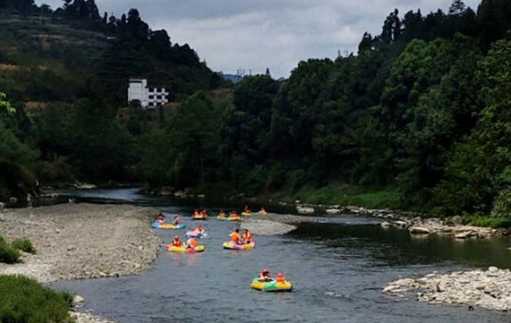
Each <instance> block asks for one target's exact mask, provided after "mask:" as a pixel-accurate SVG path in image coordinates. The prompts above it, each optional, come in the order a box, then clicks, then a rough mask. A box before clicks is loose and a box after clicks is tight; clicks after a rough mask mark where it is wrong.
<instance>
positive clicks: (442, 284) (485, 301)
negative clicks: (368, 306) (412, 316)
mask: <svg viewBox="0 0 511 323" xmlns="http://www.w3.org/2000/svg"><path fill="white" fill-rule="evenodd" d="M413 290H418V292H417V299H418V300H419V301H422V302H428V303H431V304H455V305H469V306H479V307H484V308H487V309H490V310H503V311H508V310H511V271H509V270H502V269H498V268H497V267H490V268H488V270H486V271H482V270H474V271H466V272H452V273H450V274H444V275H438V274H430V275H427V276H424V277H421V278H418V279H411V278H408V279H400V280H397V281H394V282H391V283H389V284H387V285H386V286H385V287H384V288H383V292H384V293H387V294H390V295H393V296H401V297H402V296H405V295H406V294H408V293H410V292H411V291H413Z"/></svg>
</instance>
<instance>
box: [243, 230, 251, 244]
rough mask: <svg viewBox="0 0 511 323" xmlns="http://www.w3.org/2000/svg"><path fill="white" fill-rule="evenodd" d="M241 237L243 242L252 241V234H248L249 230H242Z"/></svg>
mask: <svg viewBox="0 0 511 323" xmlns="http://www.w3.org/2000/svg"><path fill="white" fill-rule="evenodd" d="M241 239H242V240H243V241H245V242H250V241H252V234H250V232H243V234H242V235H241Z"/></svg>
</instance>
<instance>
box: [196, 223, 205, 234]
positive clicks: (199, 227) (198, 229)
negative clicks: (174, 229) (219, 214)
mask: <svg viewBox="0 0 511 323" xmlns="http://www.w3.org/2000/svg"><path fill="white" fill-rule="evenodd" d="M195 231H197V232H198V233H200V234H202V235H205V234H206V231H204V228H203V227H202V225H200V224H199V226H198V227H197V229H195Z"/></svg>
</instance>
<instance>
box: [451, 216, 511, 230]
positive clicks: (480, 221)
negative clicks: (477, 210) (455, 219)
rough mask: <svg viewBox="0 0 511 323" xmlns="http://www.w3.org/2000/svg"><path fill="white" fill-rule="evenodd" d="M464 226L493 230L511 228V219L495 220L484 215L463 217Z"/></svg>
mask: <svg viewBox="0 0 511 323" xmlns="http://www.w3.org/2000/svg"><path fill="white" fill-rule="evenodd" d="M461 219H462V221H463V224H469V225H474V226H476V227H490V228H493V229H501V228H503V229H508V228H511V219H509V218H493V217H488V216H482V215H463V216H462V217H461Z"/></svg>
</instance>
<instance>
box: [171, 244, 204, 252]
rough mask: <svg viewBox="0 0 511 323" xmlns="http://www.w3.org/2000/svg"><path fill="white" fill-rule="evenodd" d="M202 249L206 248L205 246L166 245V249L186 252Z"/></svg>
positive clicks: (201, 250)
mask: <svg viewBox="0 0 511 323" xmlns="http://www.w3.org/2000/svg"><path fill="white" fill-rule="evenodd" d="M204 249H206V247H205V246H197V247H195V248H193V249H192V248H187V247H175V246H168V247H167V250H168V251H171V252H186V253H196V252H203V251H204Z"/></svg>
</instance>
